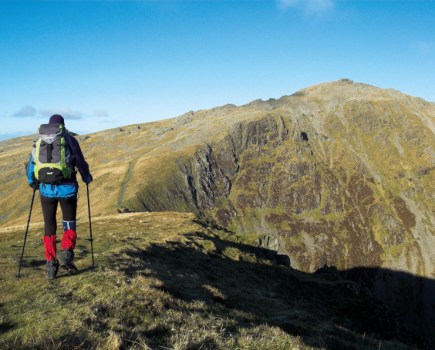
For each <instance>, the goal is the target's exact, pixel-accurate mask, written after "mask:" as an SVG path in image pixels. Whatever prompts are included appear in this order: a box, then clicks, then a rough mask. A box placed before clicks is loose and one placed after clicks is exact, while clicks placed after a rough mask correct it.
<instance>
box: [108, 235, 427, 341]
mask: <svg viewBox="0 0 435 350" xmlns="http://www.w3.org/2000/svg"><path fill="white" fill-rule="evenodd" d="M185 237H186V238H187V242H166V243H163V244H151V245H150V246H148V247H147V249H141V248H140V247H137V246H135V245H133V246H132V248H129V249H125V250H123V251H122V252H121V253H119V254H118V255H116V256H114V257H113V258H112V259H113V261H112V262H113V264H116V266H118V268H119V270H120V271H123V272H124V273H126V274H128V275H135V274H137V273H139V274H142V275H145V276H150V277H155V278H157V279H159V280H160V281H161V282H162V283H163V285H162V286H161V287H156V288H161V289H163V290H165V291H166V292H168V293H170V294H172V295H173V296H175V297H177V298H180V299H182V300H185V301H194V300H200V301H204V302H205V303H206V305H207V307H208V308H209V310H208V311H209V312H213V313H216V314H218V315H217V316H218V317H221V318H224V319H232V320H234V321H236V323H237V324H238V325H239V327H248V326H250V327H254V326H258V325H264V324H268V325H271V326H278V327H280V328H281V329H282V330H284V331H285V332H287V333H288V334H290V335H293V336H299V337H301V338H302V339H303V341H304V342H305V343H306V344H307V345H310V346H315V347H316V346H317V347H327V348H333V349H352V348H362V349H365V348H366V349H371V348H377V346H378V345H379V341H381V342H383V344H384V345H383V349H388V348H389V347H388V345H387V344H388V343H389V342H390V343H391V344H392V345H391V346H390V348H391V349H393V348H396V345H397V342H398V341H400V342H402V343H404V344H408V345H410V346H415V345H417V346H420V347H421V348H430V345H428V342H427V341H426V343H427V344H425V341H424V340H423V339H422V338H423V337H422V335H421V334H414V333H412V332H403V328H404V325H402V324H400V323H398V318H397V317H396V314H395V313H394V312H393V311H391V310H390V309H388V308H386V307H385V305H384V304H383V303H381V302H378V301H377V300H376V299H375V298H373V296H372V295H371V293H369V292H368V293H363V292H362V291H363V289H362V288H360V287H358V286H357V285H356V284H355V283H354V282H351V281H347V280H346V279H345V278H344V277H343V276H346V273H348V274H349V276H350V275H351V274H352V272H351V271H347V272H346V271H345V272H343V275H342V273H334V274H333V275H332V276H327V275H328V272H327V271H326V272H325V271H324V272H323V273H318V274H307V273H303V272H300V271H296V270H293V269H291V268H287V267H282V266H276V265H270V263H268V262H264V261H261V260H259V259H258V257H257V256H256V251H257V250H256V249H255V248H254V247H252V246H249V245H245V244H242V243H237V242H233V241H227V240H224V239H221V238H219V237H218V236H213V235H206V234H204V233H201V232H192V233H189V234H186V235H185ZM210 243H212V244H210ZM206 246H207V247H208V248H207V249H206ZM210 246H213V247H214V248H212V249H211V248H210ZM231 248H233V249H231ZM237 251H238V252H239V253H237ZM229 254H231V258H229V257H228V255H229ZM126 255H127V256H128V257H130V258H131V259H127V260H126V258H125V256H126ZM126 261H127V263H126ZM361 269H362V270H364V268H361ZM386 272H387V271H386ZM391 273H394V272H392V271H391ZM426 283H429V284H430V283H433V281H432V282H431V281H427V282H426ZM358 288H359V289H358ZM217 305H220V306H221V307H217ZM222 306H224V307H222ZM237 311H243V312H246V313H249V314H250V315H252V319H250V320H249V322H248V321H247V319H244V318H242V317H240V316H239V315H240V312H239V313H237ZM399 320H400V319H399ZM236 332H237V330H236ZM395 342H396V343H395Z"/></svg>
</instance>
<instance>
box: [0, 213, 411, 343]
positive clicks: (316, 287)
mask: <svg viewBox="0 0 435 350" xmlns="http://www.w3.org/2000/svg"><path fill="white" fill-rule="evenodd" d="M93 228H94V238H95V242H94V246H95V260H96V266H97V268H96V270H95V271H91V270H90V266H91V257H90V251H89V248H90V247H89V242H88V241H86V240H85V239H86V238H87V236H88V232H87V226H86V222H82V223H81V224H80V226H79V228H78V233H79V240H78V245H77V248H76V262H77V265H78V267H79V269H80V273H79V274H78V275H75V276H68V275H66V274H65V273H64V272H63V271H61V272H60V274H59V278H58V279H56V280H54V281H51V282H50V281H48V280H46V278H45V276H44V271H45V265H44V260H43V248H42V242H41V239H40V236H41V230H40V225H39V228H38V225H35V226H32V229H31V230H30V232H29V237H28V242H27V247H26V253H25V265H24V267H23V270H22V278H21V279H18V280H17V279H16V278H15V273H16V268H17V259H18V257H19V255H20V252H21V245H22V238H23V232H22V231H21V230H20V231H6V230H3V231H2V232H0V235H1V238H2V239H1V240H0V282H1V283H0V347H1V348H2V349H320V348H331V349H378V348H379V344H382V347H381V348H382V349H408V348H409V347H407V346H405V345H404V344H402V343H400V342H399V341H397V340H395V338H394V336H392V335H391V334H390V333H389V332H390V331H391V330H389V328H388V327H389V326H390V325H389V324H382V325H379V324H377V321H376V319H375V318H374V316H373V315H372V310H370V309H369V307H368V306H369V305H371V307H373V304H372V301H370V300H369V299H367V298H368V297H366V296H358V295H356V294H354V293H353V292H352V291H350V290H349V289H348V288H347V287H346V283H344V282H343V281H341V282H340V283H335V282H331V281H328V280H327V279H325V278H323V277H321V276H315V275H310V274H305V273H302V272H298V271H296V270H293V269H291V268H287V267H283V266H277V265H274V264H273V263H272V262H270V261H268V260H263V259H262V258H261V257H260V256H259V255H258V254H257V251H256V248H255V246H254V242H253V241H252V236H251V235H246V236H238V235H233V234H230V233H227V232H224V231H219V230H216V229H212V228H209V227H208V226H207V225H206V224H204V223H201V222H198V221H197V220H196V219H195V217H194V216H193V215H191V214H185V213H183V214H180V213H142V214H121V215H116V216H111V217H104V218H98V219H96V220H95V221H94V222H93ZM367 324H370V327H367ZM368 328H370V329H371V331H369V330H368Z"/></svg>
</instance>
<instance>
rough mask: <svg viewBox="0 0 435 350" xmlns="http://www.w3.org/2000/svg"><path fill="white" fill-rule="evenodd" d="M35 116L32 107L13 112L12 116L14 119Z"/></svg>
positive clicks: (34, 109)
mask: <svg viewBox="0 0 435 350" xmlns="http://www.w3.org/2000/svg"><path fill="white" fill-rule="evenodd" d="M35 115H36V108H35V107H33V106H25V107H23V108H21V109H20V110H19V111H17V112H15V113H14V114H13V115H12V116H13V117H16V118H26V117H34V116H35Z"/></svg>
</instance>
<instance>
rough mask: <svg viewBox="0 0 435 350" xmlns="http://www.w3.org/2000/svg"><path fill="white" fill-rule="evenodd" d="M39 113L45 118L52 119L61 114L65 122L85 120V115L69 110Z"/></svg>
mask: <svg viewBox="0 0 435 350" xmlns="http://www.w3.org/2000/svg"><path fill="white" fill-rule="evenodd" d="M38 113H39V114H40V115H41V117H43V118H50V117H51V116H52V115H53V114H60V115H61V116H62V117H64V118H65V120H78V119H83V113H82V112H79V111H74V110H72V109H69V108H60V109H40V110H38Z"/></svg>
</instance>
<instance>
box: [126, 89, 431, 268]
mask: <svg viewBox="0 0 435 350" xmlns="http://www.w3.org/2000/svg"><path fill="white" fill-rule="evenodd" d="M334 89H335V90H334ZM334 89H331V86H328V85H326V86H317V87H314V88H311V89H307V90H303V91H301V92H299V93H297V94H296V95H295V96H289V97H284V98H282V99H280V100H273V101H268V102H254V103H252V104H251V105H250V107H252V105H255V104H257V105H259V106H261V107H260V109H262V111H263V114H262V115H261V116H260V117H256V118H253V119H252V120H244V121H242V122H239V123H235V124H234V125H232V126H231V127H229V128H228V129H227V132H226V134H225V135H223V136H222V137H221V138H220V139H219V140H215V141H213V142H210V143H207V144H204V145H202V146H201V145H200V146H198V147H197V148H196V150H195V152H194V153H193V154H192V155H187V156H184V157H181V158H179V159H178V160H177V161H176V162H175V166H174V168H173V170H172V172H171V177H170V180H169V181H167V180H165V183H159V182H158V181H157V182H154V183H153V184H152V185H150V186H145V187H144V188H142V189H141V190H140V191H138V192H137V194H136V198H134V199H133V200H131V201H130V203H129V205H130V206H131V209H132V210H150V211H160V210H189V211H194V212H197V213H199V214H201V215H203V216H206V217H209V218H212V219H213V220H214V221H215V222H216V223H217V224H219V225H221V226H223V227H226V228H228V229H230V230H234V231H237V232H246V233H265V234H269V235H275V236H277V237H279V238H280V240H281V243H282V244H281V246H282V247H283V249H284V250H285V251H286V252H287V253H288V255H289V256H290V258H291V262H292V266H295V267H297V268H299V269H302V270H305V271H314V270H316V269H317V268H319V267H321V266H323V265H324V264H328V265H334V266H337V267H338V268H340V269H348V268H352V267H356V266H385V267H392V268H399V269H404V270H407V271H411V272H413V273H416V274H420V275H425V276H435V269H434V266H435V263H434V260H433V258H432V256H431V255H432V254H430V248H431V247H432V248H434V247H435V246H434V242H435V241H434V235H435V232H434V230H433V223H434V222H433V220H434V218H433V213H432V210H433V207H432V203H433V195H434V192H433V185H432V183H433V181H432V180H433V169H434V145H435V144H434V134H433V129H434V124H433V120H434V119H433V118H434V116H435V114H434V106H433V104H429V103H426V102H424V101H422V100H419V99H414V98H411V97H407V96H404V95H402V94H400V93H397V92H394V91H385V90H380V89H376V88H373V87H369V86H364V85H360V84H353V83H351V82H348V81H341V82H339V83H336V84H335V87H334ZM331 91H332V92H331ZM331 94H332V95H331ZM245 108H246V107H245ZM233 113H234V111H233ZM227 118H229V119H231V113H229V114H228V116H227Z"/></svg>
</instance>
